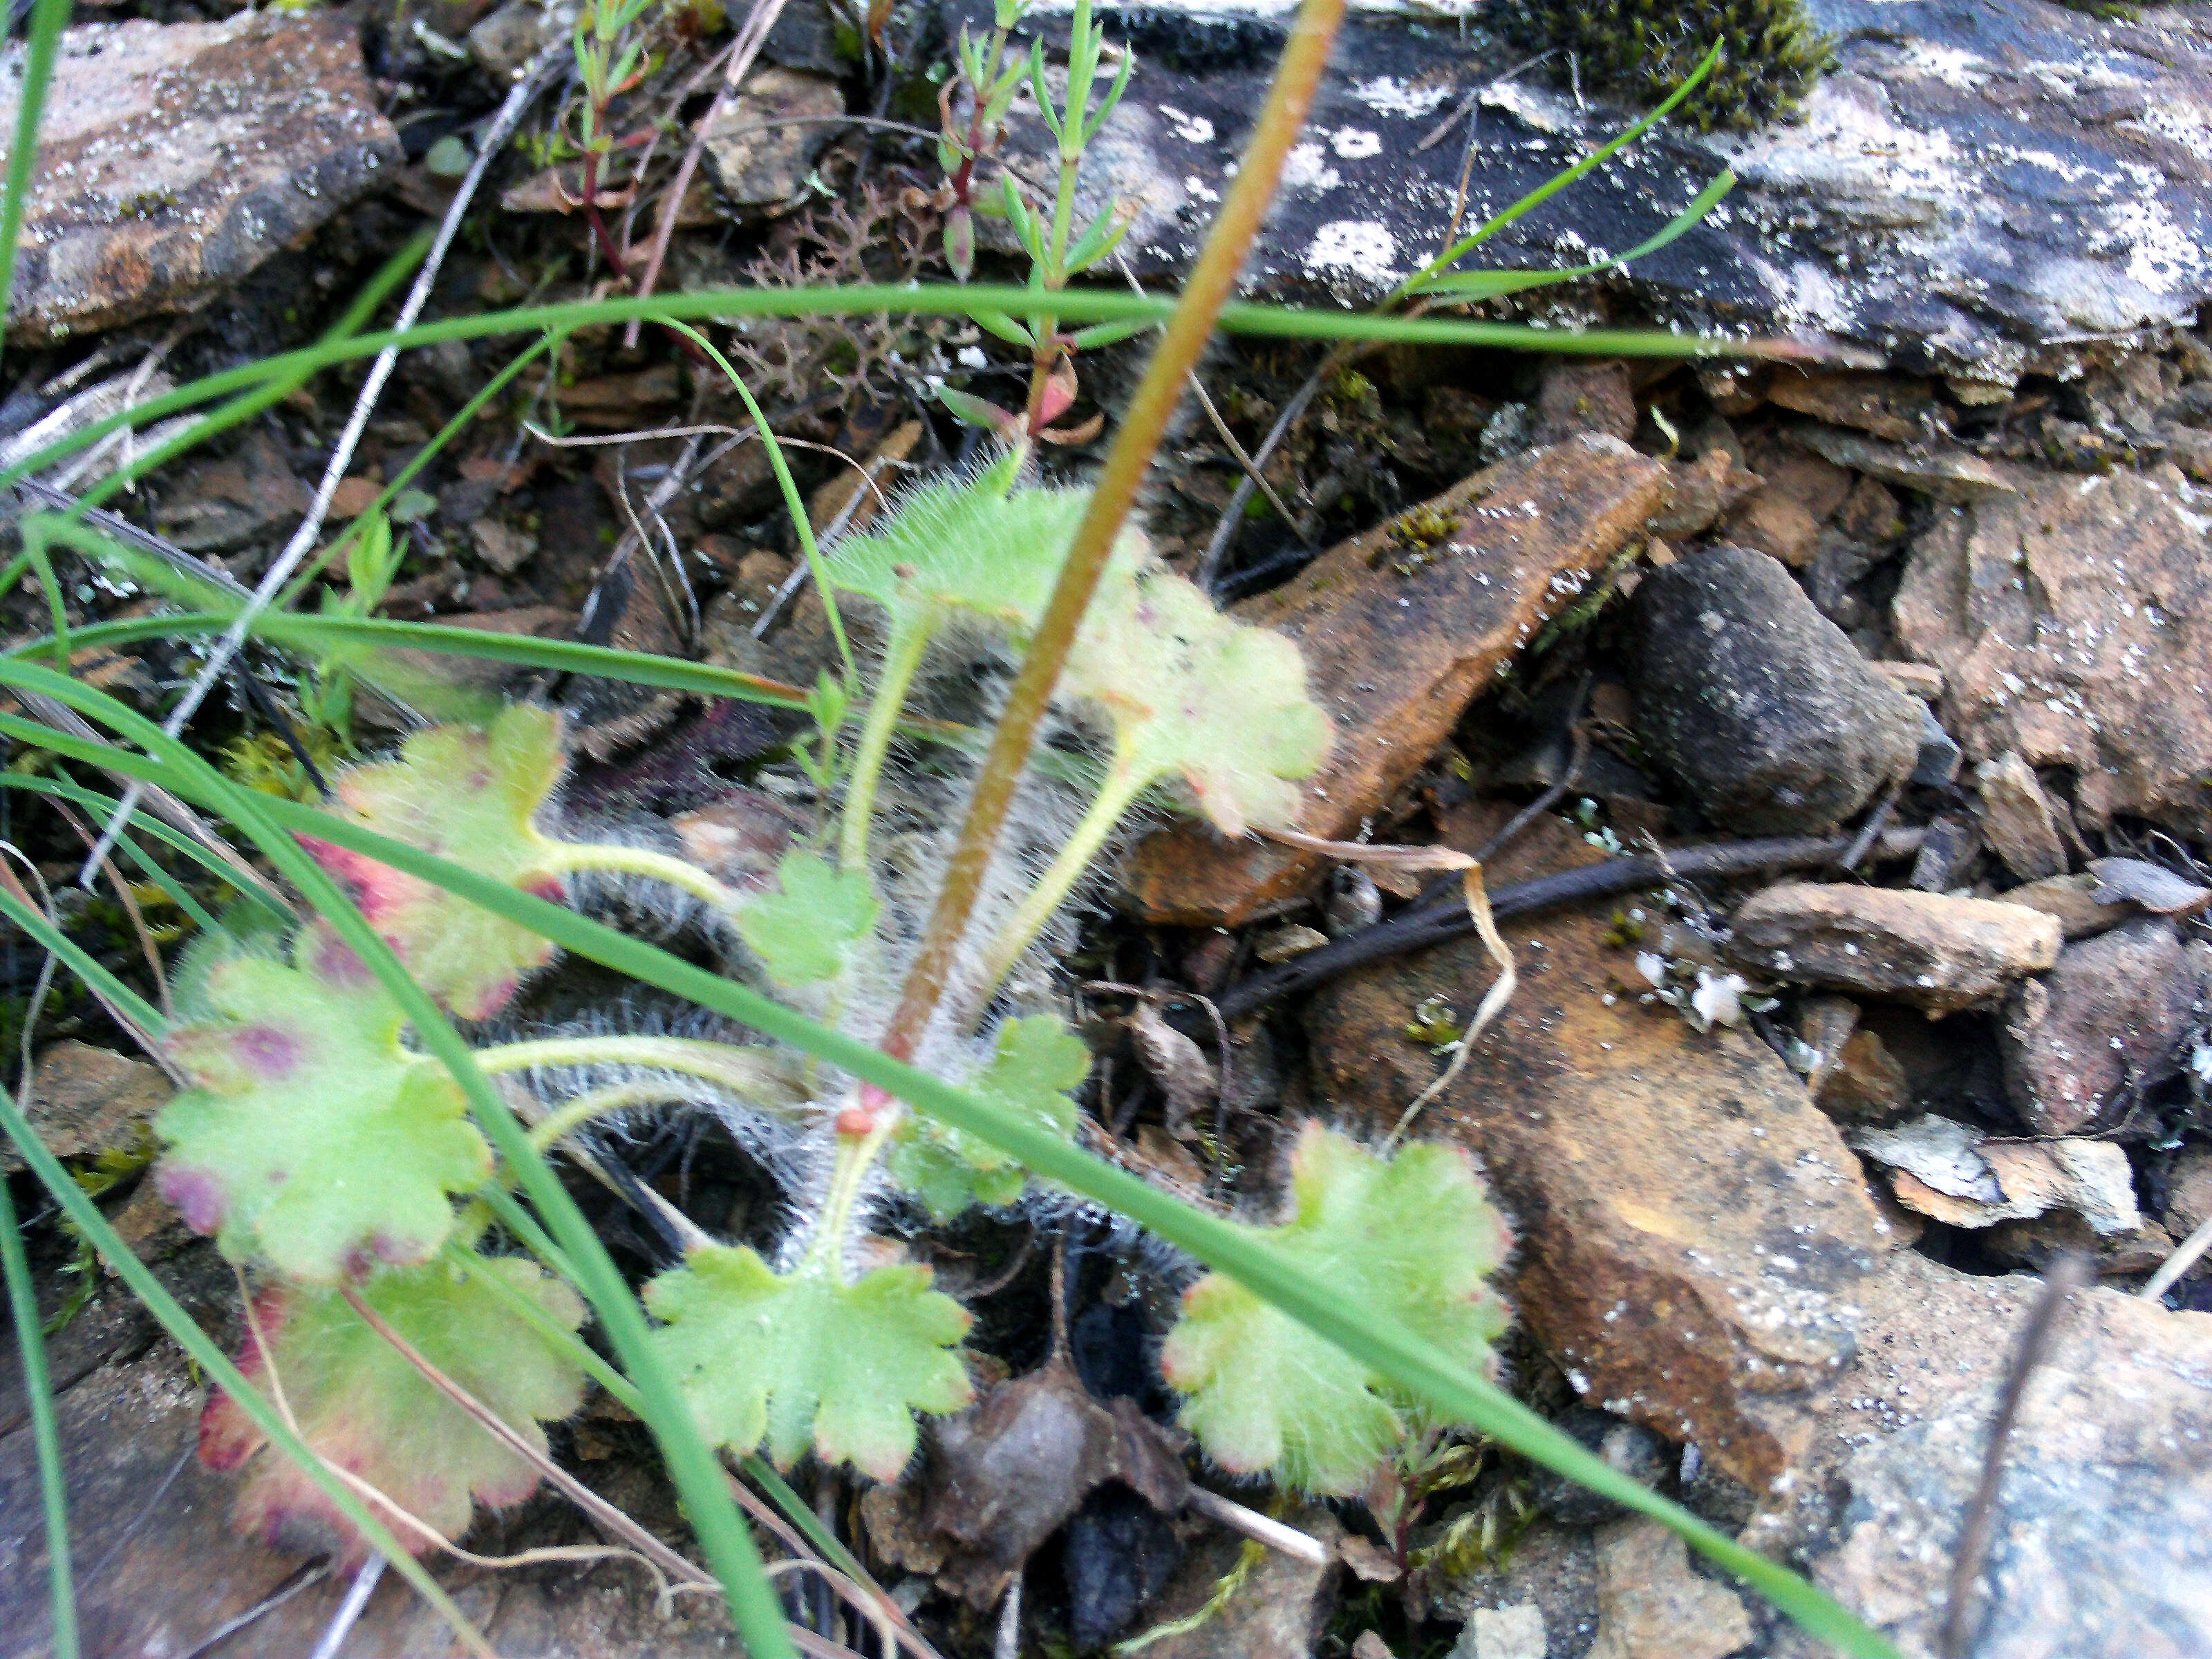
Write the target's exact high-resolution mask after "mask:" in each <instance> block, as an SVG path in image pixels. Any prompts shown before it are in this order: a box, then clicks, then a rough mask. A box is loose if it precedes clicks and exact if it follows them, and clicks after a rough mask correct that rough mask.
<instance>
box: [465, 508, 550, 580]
mask: <svg viewBox="0 0 2212 1659" xmlns="http://www.w3.org/2000/svg"><path fill="white" fill-rule="evenodd" d="M469 539H470V540H471V541H472V542H474V543H475V544H476V549H477V557H478V558H480V559H482V560H483V562H485V563H486V564H488V565H489V566H490V567H491V568H493V569H495V570H496V571H498V572H499V574H501V575H502V576H511V575H513V574H514V573H515V572H516V571H517V570H519V569H520V568H522V567H523V565H525V564H526V563H527V562H529V560H530V558H531V556H532V555H533V554H535V553H536V552H537V551H538V538H536V537H535V536H532V535H531V534H529V533H528V532H526V531H521V530H517V529H515V528H514V527H513V526H511V525H503V524H501V523H500V521H499V520H496V519H478V520H477V521H476V522H475V523H474V524H472V525H471V526H469Z"/></svg>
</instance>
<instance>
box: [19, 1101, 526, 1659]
mask: <svg viewBox="0 0 2212 1659" xmlns="http://www.w3.org/2000/svg"><path fill="white" fill-rule="evenodd" d="M0 1131H4V1132H5V1133H6V1134H7V1136H8V1139H10V1140H12V1141H14V1142H15V1150H16V1152H19V1153H21V1156H22V1159H23V1162H24V1163H26V1164H29V1165H30V1167H31V1173H32V1174H33V1175H34V1176H38V1178H39V1180H40V1182H41V1183H42V1184H43V1185H44V1186H45V1188H46V1191H47V1192H48V1193H50V1194H52V1197H53V1200H54V1202H55V1203H57V1204H58V1205H59V1206H61V1208H62V1212H63V1213H64V1214H65V1215H67V1216H68V1217H69V1218H70V1220H71V1221H73V1222H75V1223H76V1227H77V1231H79V1232H80V1233H81V1234H82V1235H83V1237H85V1239H86V1240H87V1241H88V1242H89V1243H90V1244H91V1245H92V1247H93V1249H95V1250H97V1251H99V1252H100V1258H101V1260H103V1261H106V1263H107V1265H108V1267H109V1268H110V1269H111V1270H112V1271H113V1273H115V1276H116V1277H117V1278H118V1279H121V1280H122V1281H123V1282H124V1284H125V1285H126V1286H128V1287H129V1289H130V1291H131V1294H132V1295H133V1296H135V1297H137V1298H138V1300H139V1302H140V1303H141V1304H143V1306H144V1307H145V1310H146V1311H147V1312H148V1313H149V1314H151V1315H153V1316H154V1318H155V1322H157V1323H158V1324H160V1326H161V1328H162V1329H163V1330H165V1331H167V1333H168V1334H169V1335H170V1337H171V1338H172V1339H173V1340H174V1341H175V1342H176V1344H177V1346H179V1347H180V1348H182V1349H183V1350H184V1351H185V1353H186V1354H188V1355H189V1356H191V1359H192V1361H193V1363H194V1364H197V1365H198V1366H199V1368H200V1370H202V1371H204V1372H205V1373H206V1375H207V1376H208V1379H209V1381H210V1383H213V1384H215V1386H216V1387H218V1388H220V1389H222V1391H223V1392H224V1393H225V1394H227V1395H229V1396H230V1397H231V1398H232V1399H233V1400H234V1401H236V1402H237V1404H238V1408H239V1409H240V1411H242V1412H244V1413H246V1416H247V1417H249V1418H251V1419H252V1420H253V1425H254V1426H255V1427H256V1428H258V1429H259V1430H260V1431H261V1432H262V1433H263V1434H264V1435H265V1436H267V1437H268V1439H269V1443H270V1446H271V1447H272V1448H273V1449H276V1450H277V1451H279V1452H281V1453H282V1454H283V1455H285V1456H287V1457H289V1458H290V1459H291V1460H292V1461H293V1462H295V1463H297V1464H298V1465H299V1466H300V1470H301V1473H302V1474H305V1475H306V1476H307V1478H308V1479H309V1480H313V1482H314V1483H315V1484H316V1486H319V1487H320V1488H321V1489H322V1492H323V1495H324V1496H325V1497H326V1498H329V1499H330V1500H331V1504H333V1505H334V1506H335V1507H336V1508H337V1511H338V1513H339V1514H341V1515H343V1516H345V1517H346V1519H347V1520H349V1521H350V1522H352V1523H353V1524H354V1526H355V1527H356V1528H357V1529H359V1531H360V1533H361V1535H362V1537H363V1538H364V1539H366V1540H368V1544H369V1547H371V1548H372V1549H374V1550H375V1551H376V1552H377V1553H378V1554H380V1555H381V1556H383V1557H384V1558H385V1559H386V1560H387V1561H389V1562H390V1563H391V1564H392V1568H393V1570H394V1571H397V1572H398V1574H399V1575H400V1577H403V1578H404V1579H405V1580H406V1581H407V1582H408V1583H409V1584H410V1585H412V1586H413V1587H414V1589H415V1593H416V1595H420V1596H421V1597H422V1599H423V1600H424V1601H428V1603H429V1604H430V1605H431V1607H434V1608H435V1609H436V1610H437V1613H438V1614H439V1616H440V1617H441V1618H442V1619H444V1620H445V1621H446V1622H447V1624H449V1625H451V1626H453V1631H454V1633H455V1634H457V1635H459V1637H461V1638H462V1640H463V1641H464V1642H465V1644H467V1646H468V1648H469V1650H470V1651H471V1652H472V1653H477V1654H480V1655H482V1656H483V1659H495V1656H494V1655H493V1653H492V1649H491V1645H490V1644H489V1643H487V1642H486V1641H485V1640H484V1639H483V1636H482V1635H480V1634H479V1633H478V1632H477V1629H476V1627H475V1626H473V1625H471V1624H470V1623H469V1620H468V1616H467V1615H466V1614H465V1613H463V1612H462V1611H461V1610H460V1609H459V1607H455V1606H454V1605H453V1598H452V1597H451V1596H449V1595H447V1594H446V1592H445V1591H444V1590H443V1589H441V1588H440V1587H439V1584H438V1581H437V1580H436V1579H435V1578H433V1577H430V1575H429V1573H428V1571H426V1570H425V1569H424V1568H423V1565H422V1563H421V1562H420V1561H417V1560H416V1559H415V1558H414V1557H413V1556H412V1555H410V1554H409V1553H407V1552H406V1551H405V1550H404V1549H403V1548H402V1547H400V1544H399V1541H398V1540H397V1539H396V1538H394V1537H393V1536H392V1534H391V1532H390V1530H389V1529H388V1528H386V1526H385V1524H384V1523H383V1522H381V1521H380V1520H378V1519H377V1518H376V1517H375V1516H374V1515H372V1514H370V1513H369V1511H368V1506H367V1505H366V1504H363V1503H362V1500H361V1499H360V1498H357V1497H356V1496H355V1495H354V1491H353V1488H352V1487H350V1486H347V1485H346V1484H345V1482H343V1480H339V1479H338V1478H337V1475H335V1474H331V1471H330V1470H329V1469H327V1468H324V1466H323V1462H322V1460H321V1459H320V1458H319V1457H317V1456H316V1455H314V1453H313V1452H312V1451H310V1450H309V1449H307V1443H305V1442H304V1441H302V1440H301V1438H300V1437H299V1436H297V1435H296V1434H295V1433H293V1432H292V1430H291V1428H290V1426H289V1425H287V1424H286V1423H285V1421H284V1419H283V1418H282V1417H281V1416H279V1415H278V1414H277V1412H276V1407H274V1406H273V1405H271V1404H270V1401H269V1400H268V1397H267V1396H266V1395H264V1394H262V1392H261V1391H260V1390H259V1389H257V1388H255V1387H254V1386H253V1385H252V1383H248V1382H247V1381H246V1378H245V1377H244V1376H241V1375H240V1373H239V1370H238V1367H237V1366H235V1365H234V1364H231V1362H230V1357H229V1356H228V1354H226V1353H224V1352H223V1351H222V1349H221V1348H220V1347H218V1346H216V1342H215V1340H214V1339H213V1338H212V1337H210V1335H209V1334H207V1333H206V1332H205V1331H204V1330H202V1329H201V1328H199V1326H198V1324H197V1322H194V1320H193V1318H192V1316H191V1315H190V1314H188V1313H186V1312H185V1310H184V1309H183V1308H181V1307H179V1305H178V1304H177V1299H176V1298H175V1297H173V1296H171V1295H170V1294H169V1292H168V1290H167V1287H166V1286H164V1285H162V1283H161V1280H160V1279H157V1278H155V1276H154V1273H153V1270H152V1269H151V1268H149V1267H147V1265H146V1264H145V1263H144V1262H143V1261H140V1260H139V1259H138V1258H137V1255H134V1254H133V1253H132V1252H131V1247H130V1246H129V1245H127V1244H125V1243H124V1242H123V1241H122V1240H121V1239H120V1238H118V1237H116V1234H115V1230H114V1229H113V1228H112V1227H111V1226H109V1225H107V1218H106V1217H105V1216H103V1215H101V1214H100V1206H98V1205H96V1204H94V1202H93V1201H92V1200H91V1199H90V1198H89V1197H88V1196H87V1195H86V1194H85V1192H84V1190H83V1188H81V1187H79V1186H78V1185H77V1184H76V1182H75V1181H73V1180H71V1179H70V1173H69V1171H68V1170H64V1168H62V1166H61V1163H60V1160H59V1159H58V1158H55V1157H54V1155H53V1154H52V1152H48V1151H47V1150H46V1147H45V1146H44V1145H43V1144H41V1143H40V1139H39V1137H38V1135H37V1133H36V1132H35V1131H33V1129H32V1127H31V1126H30V1124H29V1122H28V1121H27V1120H26V1119H25V1118H24V1116H23V1114H22V1112H21V1110H20V1109H18V1108H17V1106H16V1104H15V1097H14V1096H12V1095H10V1094H9V1092H8V1091H6V1090H5V1089H4V1088H0ZM11 1231H12V1230H11Z"/></svg>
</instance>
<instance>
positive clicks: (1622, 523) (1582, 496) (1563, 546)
mask: <svg viewBox="0 0 2212 1659" xmlns="http://www.w3.org/2000/svg"><path fill="white" fill-rule="evenodd" d="M1666 489H1667V483H1666V472H1665V469H1664V467H1663V465H1662V464H1661V463H1660V462H1657V461H1655V460H1651V459H1648V458H1647V457H1644V456H1642V455H1638V454H1637V453H1635V452H1634V451H1633V450H1632V449H1630V448H1629V447H1627V446H1626V444H1623V443H1620V442H1617V441H1614V440H1613V439H1611V438H1601V437H1595V436H1590V435H1585V436H1583V437H1580V438H1576V439H1573V440H1571V441H1568V442H1566V443H1563V444H1559V445H1556V446H1554V447H1552V448H1549V449H1542V450H1537V451H1534V452H1532V453H1528V454H1523V455H1518V456H1516V457H1514V458H1513V459H1510V460H1508V461H1505V462H1503V463H1501V464H1500V465H1497V466H1495V467H1492V468H1489V469H1487V470H1486V471H1482V472H1479V473H1476V474H1475V475H1474V477H1471V478H1468V479H1467V480H1466V481H1465V482H1464V483H1461V484H1459V485H1457V486H1455V488H1453V489H1450V490H1448V491H1446V492H1445V493H1444V494H1443V495H1439V496H1437V498H1436V499H1435V500H1433V501H1428V502H1425V503H1424V504H1423V505H1422V507H1419V508H1416V509H1415V513H1421V514H1428V515H1435V516H1437V517H1441V518H1445V519H1449V520H1455V522H1456V524H1457V528H1456V529H1455V530H1454V531H1453V532H1451V534H1450V535H1449V537H1448V538H1446V539H1445V540H1443V541H1441V542H1438V543H1436V544H1434V545H1433V546H1432V547H1430V548H1426V549H1422V550H1419V552H1421V553H1422V554H1423V556H1422V557H1421V558H1420V559H1419V562H1415V561H1414V560H1413V559H1412V558H1410V557H1409V556H1408V551H1409V550H1408V549H1407V546H1406V544H1405V543H1404V542H1403V540H1402V538H1401V537H1400V536H1399V535H1398V533H1397V532H1396V531H1395V528H1394V526H1396V525H1399V524H1402V523H1403V522H1405V521H1406V520H1404V519H1401V520H1393V521H1392V523H1391V524H1386V525H1383V526H1380V527H1379V528H1377V529H1376V530H1374V531H1371V532H1369V533H1368V534H1366V535H1364V536H1361V537H1358V538H1354V539H1353V540H1352V541H1349V542H1346V543H1344V544H1341V545H1340V546H1338V547H1335V548H1334V549H1332V550H1329V551H1328V553H1325V554H1323V555H1322V556H1321V557H1320V558H1318V559H1316V561H1315V562H1313V563H1312V564H1310V565H1309V566H1307V567H1306V568H1305V569H1304V571H1302V572H1300V573H1299V574H1298V575H1297V576H1296V577H1295V578H1293V579H1292V580H1291V581H1290V582H1289V583H1287V584H1286V585H1285V586H1283V587H1281V588H1279V589H1278V590H1277V591H1276V592H1273V593H1269V594H1265V595H1262V596H1261V598H1259V599H1254V600H1251V601H1249V603H1247V604H1245V605H1240V606H1238V607H1237V611H1238V614H1239V615H1240V616H1241V617H1243V619H1244V620H1246V621H1248V622H1254V623H1265V624H1267V625H1269V626H1272V627H1275V628H1279V629H1281V630H1282V631H1283V632H1284V633H1285V634H1287V635H1290V636H1291V638H1292V639H1293V640H1295V641H1297V643H1298V646H1299V647H1300V649H1302V650H1303V651H1304V653H1305V658H1306V664H1307V667H1308V671H1309V672H1310V675H1311V676H1312V682H1311V683H1312V687H1313V695H1314V696H1315V698H1316V700H1317V701H1318V702H1321V704H1322V707H1324V708H1328V710H1329V711H1330V713H1331V714H1333V715H1334V717H1335V720H1336V725H1337V732H1338V741H1337V744H1336V747H1335V749H1334V751H1333V752H1332V753H1331V755H1330V757H1329V760H1328V765H1327V766H1326V767H1325V768H1324V769H1322V772H1321V773H1320V774H1319V775H1317V776H1316V777H1314V778H1312V779H1310V780H1309V781H1308V782H1307V783H1306V785H1305V797H1306V804H1305V809H1304V825H1303V827H1304V829H1305V830H1306V831H1307V832H1308V833H1310V834H1312V835H1316V836H1329V837H1332V838H1341V837H1343V836H1346V835H1349V834H1352V833H1354V832H1356V831H1357V829H1358V825H1359V820H1360V819H1361V818H1362V817H1366V816H1368V815H1370V814H1371V813H1373V812H1374V811H1375V810H1376V808H1377V807H1378V806H1380V805H1382V804H1383V801H1385V800H1386V799H1389V796H1390V794H1391V793H1392V792H1393V791H1394V790H1395V789H1396V788H1397V787H1399V786H1400V785H1401V784H1402V783H1404V782H1405V781H1406V780H1407V779H1408V778H1410V777H1412V776H1413V774H1414V773H1415V772H1417V771H1419V769H1420V768H1421V766H1422V764H1423V763H1425V761H1426V760H1427V759H1428V757H1429V756H1430V754H1431V752H1432V751H1433V750H1435V748H1436V745H1437V744H1438V743H1439V742H1441V741H1442V740H1443V738H1444V737H1445V735H1446V734H1447V733H1449V732H1450V730H1451V729H1452V727H1453V726H1455V725H1456V724H1457V723H1458V720H1459V717H1460V714H1461V712H1462V710H1463V709H1464V708H1466V707H1467V705H1468V702H1469V701H1471V700H1472V699H1473V698H1474V696H1476V695H1477V694H1478V693H1479V692H1480V691H1481V690H1483V688H1484V687H1486V686H1487V685H1488V684H1490V683H1491V681H1492V679H1493V678H1495V677H1496V676H1497V675H1498V672H1499V671H1501V670H1502V669H1503V668H1504V666H1505V665H1507V664H1508V663H1510V661H1511V660H1512V659H1513V657H1514V655H1515V653H1516V652H1518V651H1519V649H1520V648H1521V647H1522V646H1523V645H1525V644H1526V643H1527V642H1528V639H1529V638H1530V637H1531V635H1534V632H1535V630H1536V629H1539V628H1541V626H1542V625H1543V624H1544V623H1546V622H1547V621H1548V620H1549V619H1550V618H1551V617H1553V616H1555V615H1556V614H1558V612H1559V611H1560V610H1562V609H1564V608H1565V606H1566V605H1569V604H1571V602H1572V601H1573V599H1574V598H1575V596H1576V595H1577V594H1578V593H1580V592H1581V591H1582V590H1583V587H1584V586H1587V585H1588V584H1589V582H1590V581H1592V580H1595V578H1596V577H1597V576H1598V575H1599V574H1601V573H1602V572H1603V571H1604V569H1605V568H1606V566H1607V563H1608V562H1610V561H1611V559H1612V558H1613V556H1614V555H1615V554H1616V553H1618V552H1619V551H1620V549H1621V548H1622V547H1623V546H1624V545H1626V543H1627V542H1628V540H1629V538H1632V536H1635V535H1636V534H1638V532H1640V531H1641V529H1642V527H1643V525H1644V520H1645V519H1646V517H1647V516H1648V515H1649V514H1650V513H1652V512H1654V511H1655V510H1656V508H1657V507H1659V505H1660V504H1661V503H1662V501H1664V500H1665V498H1666ZM1411 516H1412V515H1410V514H1409V515H1407V517H1408V518H1410V517H1411ZM1401 566H1409V567H1411V568H1409V569H1402V570H1401ZM1319 867H1320V861H1319V860H1317V859H1316V857H1314V855H1312V854H1307V853H1300V852H1296V851H1293V850H1291V849H1288V848H1279V847H1276V846H1273V845H1269V844H1263V843H1261V842H1233V843H1231V842H1222V841H1221V840H1220V839H1219V838H1218V837H1217V836H1213V835H1212V834H1210V833H1209V832H1207V831H1206V830H1204V829H1198V828H1195V827H1193V826H1182V827H1180V828H1177V829H1171V830H1168V831H1164V832H1162V833H1159V834H1156V835H1153V836H1148V837H1146V839H1145V840H1144V841H1143V842H1139V845H1138V847H1137V848H1136V849H1135V851H1134V853H1133V855H1132V857H1131V859H1130V862H1129V868H1128V872H1127V889H1128V892H1129V896H1130V902H1131V903H1132V905H1133V908H1135V909H1136V911H1137V912H1138V914H1139V915H1142V916H1143V917H1144V918H1145V919H1146V921H1153V922H1173V923H1177V924H1182V925H1188V926H1195V927H1208V926H1233V925H1235V924H1237V923H1238V922H1242V921H1246V920H1248V919H1249V918H1250V917H1251V916H1252V915H1254V914H1255V913H1256V912H1258V911H1260V910H1261V909H1262V908H1266V907H1267V906H1270V905H1275V904H1279V903H1281V902H1284V901H1285V899H1288V898H1290V897H1292V896H1296V895H1297V894H1300V893H1302V892H1303V891H1304V889H1305V887H1306V885H1307V884H1308V883H1309V882H1310V879H1311V878H1313V876H1314V875H1315V873H1316V872H1317V871H1318V869H1319Z"/></svg>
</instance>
